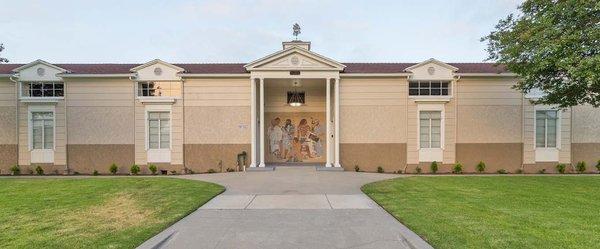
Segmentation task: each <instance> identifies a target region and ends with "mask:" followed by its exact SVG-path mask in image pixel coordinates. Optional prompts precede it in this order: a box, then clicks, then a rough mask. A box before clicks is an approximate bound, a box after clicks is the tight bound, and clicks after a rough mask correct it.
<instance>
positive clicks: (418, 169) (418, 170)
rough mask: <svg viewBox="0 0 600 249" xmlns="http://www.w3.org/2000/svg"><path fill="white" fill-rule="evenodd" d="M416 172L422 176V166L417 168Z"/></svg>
mask: <svg viewBox="0 0 600 249" xmlns="http://www.w3.org/2000/svg"><path fill="white" fill-rule="evenodd" d="M415 172H417V174H421V172H423V170H422V169H421V167H420V166H417V168H415Z"/></svg>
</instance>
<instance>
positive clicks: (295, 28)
mask: <svg viewBox="0 0 600 249" xmlns="http://www.w3.org/2000/svg"><path fill="white" fill-rule="evenodd" d="M300 29H301V28H300V25H299V24H298V23H294V25H293V26H292V30H293V33H292V34H294V36H295V37H296V38H295V39H294V41H298V35H299V34H300V33H301V32H300Z"/></svg>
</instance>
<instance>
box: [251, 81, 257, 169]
mask: <svg viewBox="0 0 600 249" xmlns="http://www.w3.org/2000/svg"><path fill="white" fill-rule="evenodd" d="M250 94H251V96H250V102H251V103H250V140H251V143H250V158H251V159H250V160H251V163H250V167H256V156H257V155H258V153H256V79H255V78H251V79H250Z"/></svg>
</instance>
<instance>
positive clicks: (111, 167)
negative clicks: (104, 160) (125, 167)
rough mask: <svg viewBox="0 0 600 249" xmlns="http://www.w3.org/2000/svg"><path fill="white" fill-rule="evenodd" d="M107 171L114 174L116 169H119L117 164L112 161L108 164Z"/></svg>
mask: <svg viewBox="0 0 600 249" xmlns="http://www.w3.org/2000/svg"><path fill="white" fill-rule="evenodd" d="M108 171H109V172H110V173H111V174H113V175H116V174H117V171H119V166H117V165H116V164H114V163H113V164H111V165H110V168H109V169H108Z"/></svg>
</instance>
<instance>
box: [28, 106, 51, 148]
mask: <svg viewBox="0 0 600 249" xmlns="http://www.w3.org/2000/svg"><path fill="white" fill-rule="evenodd" d="M30 122H31V123H30V127H31V130H30V134H31V149H33V150H53V149H54V112H51V111H32V112H31V120H30Z"/></svg>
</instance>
